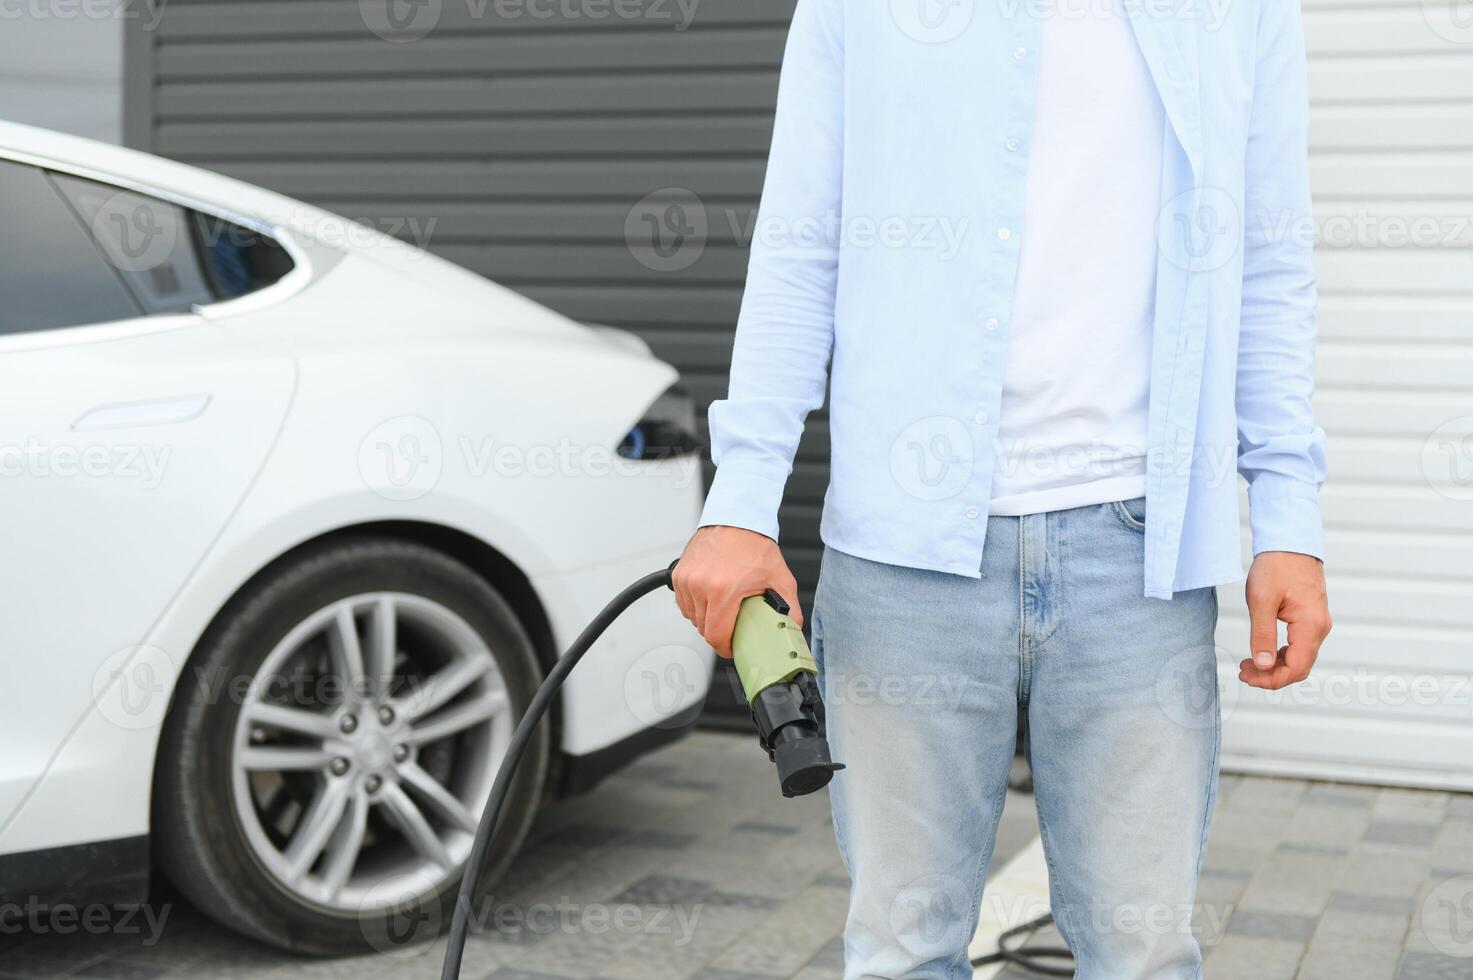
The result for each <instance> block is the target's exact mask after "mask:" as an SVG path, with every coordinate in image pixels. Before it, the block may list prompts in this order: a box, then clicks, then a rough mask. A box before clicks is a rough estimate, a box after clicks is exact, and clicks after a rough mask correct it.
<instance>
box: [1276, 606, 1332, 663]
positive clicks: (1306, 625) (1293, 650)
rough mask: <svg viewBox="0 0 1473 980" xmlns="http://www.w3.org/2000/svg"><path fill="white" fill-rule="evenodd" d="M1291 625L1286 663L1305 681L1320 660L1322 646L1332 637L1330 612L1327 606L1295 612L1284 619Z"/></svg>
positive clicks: (1285, 656)
mask: <svg viewBox="0 0 1473 980" xmlns="http://www.w3.org/2000/svg"><path fill="white" fill-rule="evenodd" d="M1284 619H1285V621H1286V622H1288V624H1289V646H1288V647H1287V648H1286V651H1287V652H1286V653H1285V654H1284V661H1285V663H1287V664H1288V665H1289V667H1290V668H1291V669H1292V670H1293V671H1294V672H1295V673H1296V674H1298V675H1299V676H1298V677H1297V678H1296V679H1297V680H1303V679H1304V678H1306V677H1308V676H1309V672H1310V670H1311V669H1313V668H1314V662H1315V660H1317V659H1318V658H1319V655H1320V646H1321V645H1322V644H1323V643H1324V642H1325V637H1327V636H1329V635H1330V611H1329V609H1328V607H1326V606H1323V605H1321V606H1318V607H1317V608H1313V609H1308V610H1303V611H1301V610H1294V611H1293V612H1290V613H1288V614H1287V615H1286V616H1285V617H1284Z"/></svg>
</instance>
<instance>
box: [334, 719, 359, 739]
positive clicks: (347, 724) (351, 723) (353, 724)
mask: <svg viewBox="0 0 1473 980" xmlns="http://www.w3.org/2000/svg"><path fill="white" fill-rule="evenodd" d="M338 728H340V729H342V731H343V734H345V735H351V734H353V732H355V731H357V730H358V718H357V717H356V716H354V715H343V717H342V720H341V721H339V722H338Z"/></svg>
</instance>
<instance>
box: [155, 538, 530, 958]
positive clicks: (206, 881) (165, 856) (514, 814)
mask: <svg viewBox="0 0 1473 980" xmlns="http://www.w3.org/2000/svg"><path fill="white" fill-rule="evenodd" d="M378 591H396V592H406V593H411V594H414V595H419V596H423V597H425V598H427V599H432V600H434V601H435V602H438V603H440V604H441V605H443V606H445V607H448V608H449V609H450V610H452V611H453V612H455V613H456V614H458V615H459V616H460V617H462V618H463V619H464V620H465V621H466V622H467V623H469V624H470V625H471V626H472V627H473V628H474V629H475V630H476V631H477V632H478V633H479V634H480V635H481V637H482V639H483V640H484V641H485V642H486V645H487V646H488V647H489V648H490V650H491V651H492V655H493V656H494V658H495V659H496V661H497V665H498V667H499V668H500V671H501V674H502V677H503V679H504V681H505V683H506V686H507V688H508V691H509V694H510V699H511V703H512V708H513V714H514V717H517V718H520V717H521V715H522V714H523V713H524V712H525V711H526V707H527V704H528V703H529V702H530V701H531V699H532V696H533V694H534V693H535V692H536V690H537V686H538V684H539V683H540V682H541V680H542V672H541V670H540V668H539V666H538V661H537V656H536V653H535V650H534V648H533V645H532V642H531V640H530V639H529V638H528V636H527V633H526V631H525V630H524V629H523V628H522V626H521V623H520V622H519V621H518V619H517V617H516V615H515V613H513V612H512V610H511V608H510V607H509V606H508V605H507V603H506V601H505V600H504V599H503V598H502V597H501V596H500V595H499V594H498V593H497V592H496V591H495V590H494V589H493V588H491V586H490V585H488V584H487V583H486V582H485V581H484V580H483V579H481V578H480V577H479V576H477V575H476V574H475V573H474V572H473V571H472V570H471V569H470V568H468V567H467V566H465V565H463V564H461V563H460V562H458V561H456V560H455V559H453V558H450V557H448V556H446V555H444V554H442V553H440V552H437V551H435V550H433V549H430V548H427V547H424V546H421V545H418V544H415V543H412V542H407V541H402V540H394V539H384V538H367V537H365V538H352V539H339V540H336V541H332V542H328V543H325V544H324V545H322V546H317V547H309V548H307V549H304V550H303V552H302V553H300V554H298V555H295V556H292V557H290V558H288V559H286V560H284V561H283V562H282V563H280V564H279V566H278V567H274V568H272V569H270V570H268V572H267V573H265V574H263V575H262V576H261V577H260V578H259V579H258V580H257V581H255V582H252V583H251V584H250V585H249V586H248V587H247V588H246V589H244V590H243V591H242V593H241V594H240V595H238V596H236V597H235V598H233V599H232V600H231V602H230V603H229V604H228V605H227V606H226V608H225V609H224V610H222V612H221V613H220V615H219V616H218V617H217V618H216V621H215V622H214V623H213V624H212V625H211V626H210V628H209V629H208V630H207V632H206V634H205V636H204V637H203V638H202V639H201V641H200V644H199V647H198V648H197V649H196V650H195V652H194V654H193V656H192V658H191V660H190V662H189V663H188V664H187V665H186V667H185V670H184V673H183V675H182V676H181V677H180V679H179V683H178V686H177V688H176V690H175V692H174V700H173V704H172V705H171V707H170V710H169V714H168V717H167V719H166V720H165V723H164V730H163V733H162V737H161V740H160V745H159V756H158V763H157V769H156V777H155V785H154V799H153V848H154V853H155V854H156V856H157V860H158V864H159V866H160V868H161V870H162V871H163V872H164V873H165V874H166V875H167V876H168V878H169V880H170V881H171V882H172V883H173V884H174V885H175V886H176V887H177V888H178V889H179V891H180V892H182V893H183V894H184V895H185V896H186V897H187V898H188V899H189V900H190V901H191V902H193V903H194V904H195V905H196V906H197V907H198V908H199V909H200V910H201V911H203V912H204V913H206V914H207V915H209V916H210V917H211V918H213V919H215V920H216V921H218V922H220V923H221V924H223V925H225V926H227V927H229V928H231V929H235V930H238V931H240V932H242V933H245V934H246V935H248V936H251V937H253V938H255V939H258V940H260V941H262V942H264V943H267V944H270V945H272V946H276V947H279V948H281V949H285V950H289V951H291V952H296V953H303V954H310V955H327V956H330V955H347V954H353V953H362V952H366V951H372V950H378V951H381V952H382V951H388V950H390V949H392V948H395V947H398V946H401V945H404V944H413V943H418V942H420V941H427V940H429V939H432V938H433V937H434V936H436V935H438V934H439V932H440V928H441V927H443V926H445V925H448V923H449V920H450V911H451V909H452V907H453V902H454V900H455V892H456V889H457V888H458V885H459V880H460V875H459V874H458V873H457V874H454V875H451V876H450V880H448V881H446V882H444V883H443V884H442V885H441V886H440V887H438V888H437V889H435V890H434V891H433V892H429V893H426V894H423V895H420V896H418V897H417V898H416V899H414V900H411V901H406V902H403V903H401V904H399V905H397V906H395V907H393V908H385V909H377V910H368V911H365V912H358V913H356V914H354V913H350V912H344V911H342V910H338V909H333V908H331V907H328V906H323V905H319V904H316V903H313V902H311V901H310V900H308V899H306V898H305V897H304V896H301V895H298V894H295V893H293V892H292V891H291V890H290V889H288V888H287V887H286V886H285V885H284V884H283V883H281V882H280V881H279V880H278V879H277V878H276V877H275V875H273V874H272V873H271V872H270V871H269V870H268V869H267V868H266V867H265V866H264V865H263V864H262V863H261V861H260V859H259V858H258V857H257V856H256V855H255V853H254V852H253V850H252V849H251V847H250V845H249V844H248V842H247V838H246V836H245V831H244V828H243V827H242V825H241V820H240V817H239V815H238V814H237V812H236V808H235V806H234V805H233V802H232V801H233V799H234V797H233V794H232V785H231V780H232V775H231V766H230V765H229V760H230V759H231V751H232V745H233V739H234V732H235V729H236V723H237V719H238V718H239V716H240V713H241V710H242V704H241V699H240V698H239V697H236V696H233V695H230V694H229V693H228V692H229V691H231V690H233V689H234V688H225V689H223V690H224V691H226V692H227V693H226V694H225V695H222V693H221V692H222V688H220V686H219V679H220V678H243V677H254V676H255V674H256V673H257V672H258V671H259V669H260V667H261V665H262V662H263V661H264V659H265V658H266V656H267V655H268V654H269V652H270V651H271V650H272V649H273V648H274V647H275V646H276V645H277V643H278V642H280V640H281V639H282V638H283V637H284V636H285V635H286V634H287V632H288V631H290V630H291V629H292V628H293V627H294V626H295V625H296V624H298V623H300V622H302V621H304V620H305V619H306V618H307V617H308V616H310V615H311V614H312V613H314V612H315V611H317V610H319V609H323V608H325V607H326V606H328V605H330V604H331V603H333V602H335V601H337V600H339V599H343V598H346V597H348V596H352V595H357V594H361V593H365V592H378ZM550 757H551V737H550V734H549V731H548V725H546V724H544V725H542V726H539V729H538V731H537V733H536V736H535V737H534V739H533V740H532V743H531V744H530V745H529V746H528V751H527V756H526V758H525V759H524V761H523V763H522V765H521V769H520V772H519V774H518V777H517V780H516V781H515V783H514V784H513V788H512V791H511V794H510V796H509V798H508V800H507V802H506V806H505V808H504V809H503V810H502V813H501V819H500V826H499V827H498V828H497V833H496V837H495V839H494V841H493V843H492V846H491V851H490V853H491V854H492V855H494V857H493V859H492V862H491V864H490V865H489V866H488V867H487V869H486V873H485V876H484V878H483V881H484V882H485V884H486V885H487V886H489V885H490V884H492V883H494V882H495V881H496V880H497V878H499V877H500V876H501V874H503V873H504V872H505V870H506V868H507V867H508V865H509V864H510V863H511V861H512V859H513V858H514V856H515V854H516V851H517V848H518V846H519V845H520V844H521V842H522V841H523V839H524V838H525V837H526V834H527V831H528V829H529V828H530V826H531V822H532V818H533V816H534V814H535V812H536V810H537V806H538V803H539V801H540V800H541V798H542V793H543V787H544V785H545V782H546V778H547V770H548V765H549V760H550ZM482 894H484V891H483V893H482Z"/></svg>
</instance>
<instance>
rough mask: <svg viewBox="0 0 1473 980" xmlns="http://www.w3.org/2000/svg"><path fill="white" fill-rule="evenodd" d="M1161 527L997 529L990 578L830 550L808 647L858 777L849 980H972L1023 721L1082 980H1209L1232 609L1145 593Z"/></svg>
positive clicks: (1035, 520)
mask: <svg viewBox="0 0 1473 980" xmlns="http://www.w3.org/2000/svg"><path fill="white" fill-rule="evenodd" d="M1144 507H1145V504H1144V501H1140V500H1136V501H1128V502H1122V503H1111V504H1104V505H1100V506H1092V507H1080V508H1077V509H1074V510H1066V511H1058V512H1055V513H1050V514H1038V515H1032V516H1027V517H1021V518H1020V517H994V518H990V519H989V526H988V528H987V544H986V547H985V550H984V554H983V556H982V578H981V579H980V580H978V579H970V578H964V577H961V576H957V575H947V574H943V573H939V572H931V571H923V570H919V569H913V568H901V567H898V566H894V565H885V564H881V563H878V562H873V561H868V560H865V559H863V558H856V557H854V556H852V555H848V554H843V553H841V552H838V551H835V550H833V549H829V550H828V551H826V552H825V554H824V558H823V570H822V573H821V575H820V577H819V583H818V594H817V597H816V598H815V600H814V609H813V616H812V619H813V640H814V643H813V645H814V652H815V656H816V657H817V658H818V660H819V669H820V677H821V681H822V686H823V694H824V700H825V704H826V706H827V710H828V732H829V738H830V740H831V742H832V745H833V750H834V758H835V759H837V760H839V761H841V762H844V763H847V764H848V769H846V770H845V771H843V772H841V773H839V774H838V775H837V776H835V777H834V781H833V783H832V784H831V794H832V800H833V809H834V826H835V829H836V831H837V835H838V839H839V848H840V851H841V852H842V854H843V858H844V862H845V864H846V865H847V867H848V869H849V873H850V876H851V877H852V879H853V882H854V886H853V892H852V895H851V899H850V906H849V916H848V921H847V923H846V925H845V929H844V959H845V968H844V976H845V978H849V980H857V978H871V977H885V978H902V977H904V978H946V980H951V978H964V977H970V976H971V975H972V971H971V969H970V967H969V966H968V963H967V956H966V952H965V950H966V946H967V944H968V942H969V941H970V940H971V937H972V934H973V932H974V931H975V929H976V925H977V921H978V914H979V909H980V903H981V897H982V883H983V880H984V877H985V875H986V869H987V864H988V861H989V859H990V858H991V855H992V846H993V838H994V835H995V832H996V829H997V821H998V817H999V815H1000V814H1001V812H1002V806H1003V798H1004V795H1005V793H1006V785H1007V775H1008V769H1009V766H1010V764H1011V761H1012V758H1013V753H1014V745H1015V742H1016V735H1017V728H1016V726H1017V720H1018V712H1019V711H1026V712H1027V716H1028V726H1029V738H1028V751H1029V761H1030V762H1031V764H1032V768H1033V775H1034V784H1035V799H1036V803H1037V807H1038V814H1039V825H1040V831H1041V834H1042V837H1043V844H1044V849H1045V853H1046V855H1047V858H1048V867H1049V886H1050V895H1051V903H1052V906H1053V912H1054V917H1055V920H1056V922H1057V923H1058V926H1059V930H1060V932H1062V934H1063V936H1064V939H1065V941H1066V942H1067V943H1068V944H1069V947H1070V949H1071V950H1072V951H1073V952H1074V956H1075V958H1076V961H1077V970H1078V973H1077V976H1078V977H1080V978H1084V980H1095V978H1098V980H1132V978H1146V977H1150V978H1183V977H1199V976H1200V975H1201V951H1200V949H1199V947H1198V944H1197V941H1196V939H1195V937H1194V936H1193V934H1192V932H1191V930H1190V926H1189V919H1190V915H1191V913H1192V910H1193V903H1194V900H1195V893H1196V885H1197V876H1198V873H1199V871H1200V867H1201V860H1202V854H1203V850H1204V847H1205V844H1206V837H1207V828H1208V823H1209V820H1210V817H1211V813H1212V807H1213V802H1214V799H1215V796H1216V791H1217V757H1218V738H1219V729H1218V695H1217V673H1216V670H1217V667H1216V658H1215V656H1214V650H1213V631H1214V629H1215V627H1216V624H1217V596H1216V592H1215V590H1213V589H1199V590H1195V591H1191V592H1184V593H1178V594H1177V595H1176V597H1175V598H1174V599H1171V600H1169V601H1165V600H1161V599H1147V598H1144V597H1143V596H1142V577H1143V575H1144V571H1143V568H1144V565H1143V562H1144V548H1145V535H1144V517H1145V515H1144Z"/></svg>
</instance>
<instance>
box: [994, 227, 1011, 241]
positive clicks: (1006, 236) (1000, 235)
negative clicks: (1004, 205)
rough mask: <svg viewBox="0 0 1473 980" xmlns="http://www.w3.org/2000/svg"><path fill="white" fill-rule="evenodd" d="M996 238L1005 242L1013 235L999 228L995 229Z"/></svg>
mask: <svg viewBox="0 0 1473 980" xmlns="http://www.w3.org/2000/svg"><path fill="white" fill-rule="evenodd" d="M997 237H998V238H1000V239H1002V240H1003V241H1007V240H1008V239H1009V238H1012V237H1013V233H1012V232H1011V231H1008V230H1007V229H1006V228H999V229H997Z"/></svg>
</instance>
